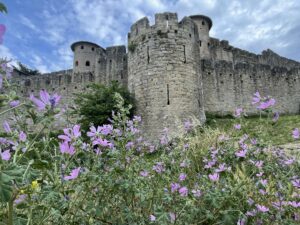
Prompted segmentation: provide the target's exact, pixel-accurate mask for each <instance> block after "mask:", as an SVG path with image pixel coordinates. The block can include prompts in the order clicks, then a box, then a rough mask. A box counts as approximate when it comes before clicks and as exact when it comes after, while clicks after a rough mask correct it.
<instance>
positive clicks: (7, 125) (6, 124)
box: [3, 121, 12, 133]
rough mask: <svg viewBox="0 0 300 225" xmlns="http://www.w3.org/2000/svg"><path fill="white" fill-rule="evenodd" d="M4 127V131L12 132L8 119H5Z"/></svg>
mask: <svg viewBox="0 0 300 225" xmlns="http://www.w3.org/2000/svg"><path fill="white" fill-rule="evenodd" d="M3 129H4V131H5V132H6V133H11V132H12V131H11V128H10V126H9V123H8V122H7V121H4V122H3Z"/></svg>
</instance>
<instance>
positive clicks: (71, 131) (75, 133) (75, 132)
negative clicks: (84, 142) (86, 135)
mask: <svg viewBox="0 0 300 225" xmlns="http://www.w3.org/2000/svg"><path fill="white" fill-rule="evenodd" d="M80 136H81V132H80V125H74V127H73V128H65V129H64V134H62V135H59V136H58V138H59V139H62V140H64V141H67V142H70V141H71V140H72V139H76V138H79V137H80Z"/></svg>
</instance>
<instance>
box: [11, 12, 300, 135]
mask: <svg viewBox="0 0 300 225" xmlns="http://www.w3.org/2000/svg"><path fill="white" fill-rule="evenodd" d="M211 27H212V20H211V19H210V18H209V17H207V16H203V15H194V16H189V17H184V18H183V19H182V20H181V21H180V22H179V21H178V18H177V14H176V13H169V12H166V13H159V14H156V15H155V24H153V25H150V24H149V20H148V18H146V17H145V18H142V19H140V20H138V21H137V22H136V23H134V24H133V25H132V26H131V28H130V32H129V33H128V46H127V47H128V51H127V52H126V47H125V46H112V47H107V48H106V49H104V48H102V47H101V46H99V45H97V44H95V43H91V42H87V41H79V42H75V43H73V44H72V45H71V49H72V51H73V52H74V64H73V69H72V70H66V71H58V72H54V73H50V74H43V75H40V76H24V75H22V74H21V73H18V72H17V71H16V74H15V76H14V82H16V83H17V84H19V86H20V90H19V91H20V93H19V94H20V95H22V96H24V97H27V96H29V94H30V93H34V94H36V95H37V94H38V92H39V90H40V89H46V90H48V91H50V92H57V93H59V94H61V95H62V96H63V98H62V99H64V101H63V103H64V104H66V105H69V104H71V103H72V97H73V93H77V92H82V91H85V89H86V85H87V84H88V83H90V82H97V83H104V84H108V83H109V82H111V81H112V80H117V81H118V82H120V83H121V84H123V85H124V86H126V87H128V89H129V91H130V92H131V93H132V94H133V95H134V96H135V98H136V100H137V112H136V114H138V115H141V116H142V119H143V124H142V130H143V134H144V136H147V137H150V138H152V137H157V136H159V135H160V134H161V133H162V130H163V129H164V128H165V127H167V128H169V130H170V133H171V134H174V135H176V134H177V133H178V131H179V127H180V124H182V123H183V122H184V121H185V120H187V119H190V118H197V119H198V120H199V121H200V122H203V121H205V113H211V114H216V115H228V114H232V112H233V111H234V110H235V108H237V107H243V108H244V109H245V110H246V112H247V113H248V114H255V113H257V110H256V109H255V108H254V107H253V106H251V97H252V95H253V93H254V92H255V91H259V92H260V93H261V94H262V95H270V96H272V97H274V98H275V99H276V100H277V104H276V107H275V109H276V110H277V111H278V112H279V113H284V114H297V113H299V111H300V63H299V62H296V61H293V60H290V59H286V58H284V57H281V56H279V55H277V54H276V53H274V52H273V51H271V50H269V49H268V50H265V51H263V52H262V54H260V55H256V54H254V53H250V52H247V51H245V50H241V49H239V48H235V47H233V46H231V45H230V44H229V43H228V41H226V40H222V41H220V40H218V39H216V38H213V37H210V36H209V31H210V29H211Z"/></svg>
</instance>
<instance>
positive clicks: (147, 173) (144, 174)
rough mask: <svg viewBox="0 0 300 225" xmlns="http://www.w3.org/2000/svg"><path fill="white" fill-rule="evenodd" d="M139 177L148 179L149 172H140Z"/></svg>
mask: <svg viewBox="0 0 300 225" xmlns="http://www.w3.org/2000/svg"><path fill="white" fill-rule="evenodd" d="M140 175H141V176H142V177H148V175H149V172H148V171H147V170H143V171H141V172H140Z"/></svg>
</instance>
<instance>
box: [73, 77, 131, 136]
mask: <svg viewBox="0 0 300 225" xmlns="http://www.w3.org/2000/svg"><path fill="white" fill-rule="evenodd" d="M115 93H119V94H120V95H121V96H122V98H123V99H124V104H125V106H126V107H128V106H129V105H131V108H130V116H132V115H133V111H134V98H133V97H132V95H131V94H130V93H129V91H128V90H127V89H126V88H125V87H123V86H121V85H120V84H119V83H118V82H112V83H111V84H110V85H109V86H105V85H103V84H90V85H89V87H88V89H87V91H86V93H79V94H76V98H75V104H76V106H75V110H74V111H73V113H74V114H75V115H77V116H79V118H80V119H79V120H78V123H80V124H81V127H82V129H83V130H85V131H87V130H88V128H89V127H90V126H91V125H94V126H99V125H102V124H107V123H110V122H109V118H111V116H112V111H114V112H115V113H118V111H117V108H116V107H115V106H116V101H115V99H114V95H115Z"/></svg>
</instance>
